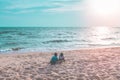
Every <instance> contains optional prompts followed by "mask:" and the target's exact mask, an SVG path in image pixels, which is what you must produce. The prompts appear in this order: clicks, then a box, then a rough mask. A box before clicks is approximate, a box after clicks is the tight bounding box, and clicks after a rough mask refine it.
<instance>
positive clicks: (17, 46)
mask: <svg viewBox="0 0 120 80" xmlns="http://www.w3.org/2000/svg"><path fill="white" fill-rule="evenodd" d="M109 46H120V27H0V53H3V52H10V51H40V52H42V51H56V50H71V49H72V50H73V49H80V48H93V47H109Z"/></svg>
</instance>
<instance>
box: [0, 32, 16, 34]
mask: <svg viewBox="0 0 120 80" xmlns="http://www.w3.org/2000/svg"><path fill="white" fill-rule="evenodd" d="M11 32H16V31H1V32H0V34H7V33H11Z"/></svg>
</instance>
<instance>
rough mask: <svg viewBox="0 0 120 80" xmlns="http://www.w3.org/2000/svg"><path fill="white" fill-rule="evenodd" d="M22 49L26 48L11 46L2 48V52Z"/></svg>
mask: <svg viewBox="0 0 120 80" xmlns="http://www.w3.org/2000/svg"><path fill="white" fill-rule="evenodd" d="M21 49H24V48H22V47H16V48H9V49H1V50H0V52H8V51H19V50H21Z"/></svg>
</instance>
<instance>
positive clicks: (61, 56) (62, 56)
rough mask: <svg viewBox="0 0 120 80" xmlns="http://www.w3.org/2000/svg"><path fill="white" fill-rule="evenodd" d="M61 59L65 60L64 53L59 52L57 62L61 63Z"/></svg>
mask: <svg viewBox="0 0 120 80" xmlns="http://www.w3.org/2000/svg"><path fill="white" fill-rule="evenodd" d="M63 61H65V58H64V55H63V53H60V55H59V62H60V63H61V62H63Z"/></svg>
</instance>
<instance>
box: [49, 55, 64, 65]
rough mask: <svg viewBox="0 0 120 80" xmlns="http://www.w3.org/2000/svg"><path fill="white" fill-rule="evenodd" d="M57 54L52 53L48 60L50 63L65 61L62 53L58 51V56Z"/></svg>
mask: <svg viewBox="0 0 120 80" xmlns="http://www.w3.org/2000/svg"><path fill="white" fill-rule="evenodd" d="M57 56H58V55H57V53H54V55H53V56H52V58H51V60H50V63H51V65H55V64H56V63H62V62H63V61H65V58H64V55H63V53H60V55H59V58H58V57H57Z"/></svg>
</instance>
